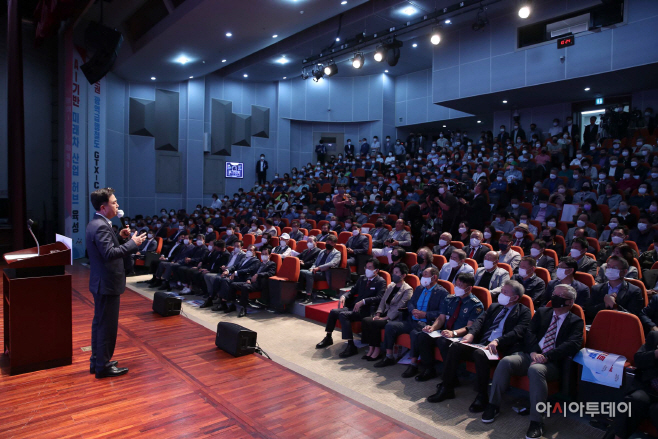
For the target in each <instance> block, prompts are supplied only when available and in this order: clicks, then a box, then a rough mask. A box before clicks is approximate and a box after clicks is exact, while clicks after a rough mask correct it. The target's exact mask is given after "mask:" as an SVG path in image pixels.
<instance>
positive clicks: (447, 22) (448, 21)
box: [444, 18, 452, 24]
mask: <svg viewBox="0 0 658 439" xmlns="http://www.w3.org/2000/svg"><path fill="white" fill-rule="evenodd" d="M444 23H445V24H452V21H450V19H449V18H448V19H447V20H446V21H444Z"/></svg>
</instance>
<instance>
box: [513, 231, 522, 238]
mask: <svg viewBox="0 0 658 439" xmlns="http://www.w3.org/2000/svg"><path fill="white" fill-rule="evenodd" d="M514 236H516V237H517V239H521V238H523V232H514Z"/></svg>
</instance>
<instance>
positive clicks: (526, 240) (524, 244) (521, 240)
mask: <svg viewBox="0 0 658 439" xmlns="http://www.w3.org/2000/svg"><path fill="white" fill-rule="evenodd" d="M529 234H530V228H529V227H528V225H527V224H524V223H519V225H517V226H516V227H514V235H513V236H514V239H513V240H512V245H513V246H516V247H521V249H522V250H523V253H524V254H528V253H530V246H531V245H532V240H531V239H530V237H529Z"/></svg>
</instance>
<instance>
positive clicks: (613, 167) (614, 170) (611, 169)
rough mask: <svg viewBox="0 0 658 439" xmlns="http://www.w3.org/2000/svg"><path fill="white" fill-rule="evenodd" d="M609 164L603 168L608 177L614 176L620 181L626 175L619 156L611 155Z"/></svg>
mask: <svg viewBox="0 0 658 439" xmlns="http://www.w3.org/2000/svg"><path fill="white" fill-rule="evenodd" d="M608 164H609V166H608V167H607V168H605V169H604V170H603V173H604V174H605V175H606V177H614V179H615V181H619V180H621V179H622V178H623V177H624V167H623V166H621V165H619V158H618V157H616V156H611V157H610V160H609V161H608Z"/></svg>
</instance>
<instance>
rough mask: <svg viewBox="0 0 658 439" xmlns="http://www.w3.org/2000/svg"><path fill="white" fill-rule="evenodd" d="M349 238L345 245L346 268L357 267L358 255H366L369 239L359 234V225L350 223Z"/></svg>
mask: <svg viewBox="0 0 658 439" xmlns="http://www.w3.org/2000/svg"><path fill="white" fill-rule="evenodd" d="M350 233H352V236H350V237H349V239H348V240H347V242H346V243H345V247H346V250H347V266H348V267H356V266H357V265H358V261H357V258H358V257H359V256H358V255H367V254H368V248H369V247H370V239H368V236H367V235H364V234H362V233H361V224H359V223H352V226H351V230H350Z"/></svg>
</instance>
